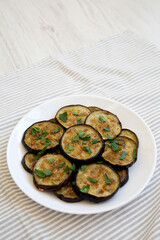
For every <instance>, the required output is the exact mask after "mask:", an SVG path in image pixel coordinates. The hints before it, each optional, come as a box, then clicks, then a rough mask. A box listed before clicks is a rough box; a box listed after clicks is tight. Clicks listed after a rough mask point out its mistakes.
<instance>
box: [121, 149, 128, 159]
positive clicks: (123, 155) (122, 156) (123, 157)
mask: <svg viewBox="0 0 160 240" xmlns="http://www.w3.org/2000/svg"><path fill="white" fill-rule="evenodd" d="M127 154H128V153H127V152H125V151H124V152H123V153H122V155H121V157H120V159H121V160H123V159H125V158H126V155H127Z"/></svg>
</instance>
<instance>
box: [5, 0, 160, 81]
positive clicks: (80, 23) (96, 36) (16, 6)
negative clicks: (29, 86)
mask: <svg viewBox="0 0 160 240" xmlns="http://www.w3.org/2000/svg"><path fill="white" fill-rule="evenodd" d="M125 30H130V31H133V32H135V33H137V34H138V35H140V36H141V37H143V38H145V39H147V40H149V41H151V42H153V43H154V44H156V45H157V46H160V1H159V0H141V1H139V0H0V75H1V76H2V75H4V74H7V73H9V72H12V71H15V70H17V69H19V68H23V67H25V66H28V65H30V64H32V63H35V62H37V61H40V60H42V59H43V58H46V57H49V56H55V55H57V54H61V53H64V52H67V51H71V50H74V49H78V48H80V47H83V46H85V45H89V44H91V43H94V42H97V41H99V40H101V39H104V38H107V37H108V36H111V35H113V34H117V33H120V32H122V31H125Z"/></svg>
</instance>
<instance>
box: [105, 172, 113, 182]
mask: <svg viewBox="0 0 160 240" xmlns="http://www.w3.org/2000/svg"><path fill="white" fill-rule="evenodd" d="M105 181H106V183H107V184H111V183H112V182H111V180H109V177H108V175H107V173H105Z"/></svg>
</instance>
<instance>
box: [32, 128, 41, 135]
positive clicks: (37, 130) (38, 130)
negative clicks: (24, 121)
mask: <svg viewBox="0 0 160 240" xmlns="http://www.w3.org/2000/svg"><path fill="white" fill-rule="evenodd" d="M40 131H41V130H40V128H38V127H33V128H32V134H33V135H34V136H35V135H36V133H39V132H40Z"/></svg>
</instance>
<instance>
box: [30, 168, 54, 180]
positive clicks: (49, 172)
mask: <svg viewBox="0 0 160 240" xmlns="http://www.w3.org/2000/svg"><path fill="white" fill-rule="evenodd" d="M34 172H35V174H36V175H37V176H38V177H41V178H44V177H47V176H51V175H52V174H53V172H52V170H51V169H46V170H44V171H41V170H38V169H35V171H34Z"/></svg>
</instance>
